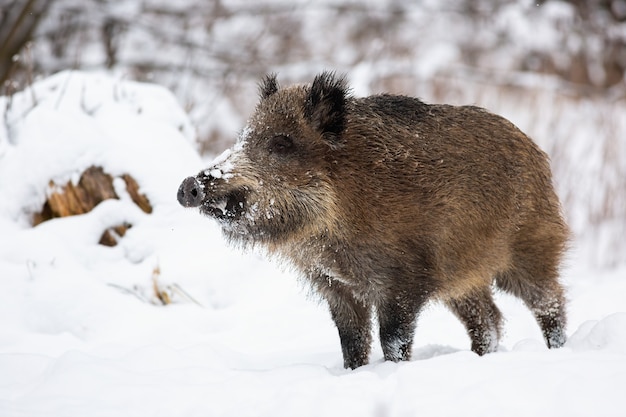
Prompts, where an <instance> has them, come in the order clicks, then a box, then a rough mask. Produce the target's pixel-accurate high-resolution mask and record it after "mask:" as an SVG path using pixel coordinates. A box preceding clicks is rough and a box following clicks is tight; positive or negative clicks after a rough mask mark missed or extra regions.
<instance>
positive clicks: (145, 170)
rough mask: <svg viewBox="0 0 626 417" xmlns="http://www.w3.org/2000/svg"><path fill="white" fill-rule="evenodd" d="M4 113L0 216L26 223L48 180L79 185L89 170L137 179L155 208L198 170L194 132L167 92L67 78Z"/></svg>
mask: <svg viewBox="0 0 626 417" xmlns="http://www.w3.org/2000/svg"><path fill="white" fill-rule="evenodd" d="M0 109H3V110H4V126H2V127H3V129H0V161H1V163H0V178H3V181H2V182H1V183H0V195H2V196H3V201H2V202H1V203H0V210H2V215H3V217H9V218H11V219H13V220H18V221H21V222H22V223H24V220H26V219H25V217H24V216H26V215H27V214H28V213H29V212H33V211H35V210H38V209H40V208H41V205H42V204H43V202H44V200H45V196H46V195H45V192H46V189H47V186H48V182H49V181H50V180H54V181H55V182H56V183H62V182H66V181H68V180H71V179H74V180H75V179H77V176H78V175H79V174H80V173H82V172H83V171H84V170H85V169H86V168H88V167H89V166H91V165H96V166H101V167H103V168H104V170H105V171H106V172H109V173H111V174H113V175H116V174H123V173H129V174H131V175H133V177H135V178H136V179H137V180H138V181H139V183H140V184H141V186H142V189H143V191H144V192H145V193H146V194H147V195H148V197H149V199H150V200H151V201H152V200H154V202H155V204H157V205H159V204H161V203H166V204H167V203H171V200H172V198H171V196H172V190H174V193H175V191H176V187H177V186H178V184H177V182H179V179H180V178H181V177H182V176H183V175H184V173H185V172H188V171H189V170H190V168H191V169H192V170H193V169H195V167H199V166H200V164H199V158H198V156H197V154H196V152H195V151H194V149H193V147H192V145H191V143H192V141H193V138H194V131H193V128H192V126H191V125H190V123H189V120H188V119H187V117H186V115H185V114H184V112H183V111H182V109H180V108H179V106H178V105H177V104H176V100H175V98H174V96H173V95H171V94H170V93H169V92H168V91H167V90H165V89H163V88H161V87H157V86H153V85H146V84H139V83H135V82H128V81H120V80H116V79H113V78H109V77H106V76H104V75H99V74H85V73H80V72H69V71H68V72H62V73H59V74H57V75H55V76H53V77H51V78H49V79H46V80H44V81H41V82H39V83H36V84H35V85H33V86H32V87H31V88H28V89H27V90H25V91H23V92H21V93H18V94H16V95H14V96H13V97H10V98H8V97H3V98H2V99H0ZM194 165H195V166H194Z"/></svg>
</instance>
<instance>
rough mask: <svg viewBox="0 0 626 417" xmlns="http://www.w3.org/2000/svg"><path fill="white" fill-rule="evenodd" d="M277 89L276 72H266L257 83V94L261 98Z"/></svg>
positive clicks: (266, 96)
mask: <svg viewBox="0 0 626 417" xmlns="http://www.w3.org/2000/svg"><path fill="white" fill-rule="evenodd" d="M277 91H278V81H276V74H274V73H272V74H267V75H266V76H265V77H263V79H262V80H261V82H260V83H259V95H260V96H261V99H266V98H268V97H269V96H271V95H272V94H274V93H275V92H277Z"/></svg>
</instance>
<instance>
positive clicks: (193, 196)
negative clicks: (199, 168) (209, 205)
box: [178, 177, 204, 207]
mask: <svg viewBox="0 0 626 417" xmlns="http://www.w3.org/2000/svg"><path fill="white" fill-rule="evenodd" d="M203 199H204V192H203V191H202V186H201V185H200V183H199V182H198V180H196V178H195V177H187V178H185V180H184V181H183V183H182V184H181V185H180V188H178V202H179V203H180V204H181V205H182V206H184V207H198V206H199V205H200V204H202V200H203Z"/></svg>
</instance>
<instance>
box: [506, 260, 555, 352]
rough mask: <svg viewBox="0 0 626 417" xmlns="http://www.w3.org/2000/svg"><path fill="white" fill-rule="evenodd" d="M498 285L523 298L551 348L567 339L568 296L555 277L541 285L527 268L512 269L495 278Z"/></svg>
mask: <svg viewBox="0 0 626 417" xmlns="http://www.w3.org/2000/svg"><path fill="white" fill-rule="evenodd" d="M496 285H497V286H498V287H499V288H501V289H502V290H504V291H507V292H509V293H511V294H513V295H515V296H517V297H519V298H521V299H522V300H523V301H524V303H525V304H526V306H527V307H528V308H529V309H530V311H531V312H532V313H533V316H535V319H536V320H537V323H538V324H539V327H540V328H541V331H542V333H543V338H544V340H545V342H546V345H547V346H548V347H549V348H558V347H561V346H563V344H564V343H565V340H566V335H565V324H566V314H565V297H564V295H563V287H561V285H560V284H559V283H558V282H557V280H556V277H554V278H553V279H551V280H547V281H545V282H543V283H541V285H539V283H538V282H537V281H535V280H533V279H528V277H527V275H526V273H525V271H514V272H511V271H509V272H507V273H505V274H500V275H498V276H497V277H496Z"/></svg>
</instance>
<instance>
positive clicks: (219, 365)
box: [0, 72, 626, 417]
mask: <svg viewBox="0 0 626 417" xmlns="http://www.w3.org/2000/svg"><path fill="white" fill-rule="evenodd" d="M0 110H3V116H4V117H3V118H2V121H0V280H1V281H0V282H1V285H2V287H1V289H2V290H1V291H0V317H1V319H0V320H1V323H2V326H1V329H2V331H1V332H0V416H2V417H14V416H15V417H17V416H20V417H22V416H66V417H71V416H77V417H78V416H80V417H84V416H93V417H97V416H342V417H347V416H414V415H415V416H417V415H420V416H457V415H463V416H465V417H470V416H482V417H485V416H494V417H496V416H497V417H501V416H552V417H557V416H567V417H572V416H591V415H593V416H604V417H610V416H626V399H625V397H624V388H626V303H625V300H626V269H624V267H622V268H621V269H620V268H614V269H611V270H597V269H592V268H590V267H588V266H586V265H585V264H584V263H583V262H582V261H577V259H583V258H584V257H582V256H579V255H580V253H577V252H576V250H575V249H574V250H573V252H572V253H571V255H570V257H569V261H568V266H567V268H566V269H565V271H564V272H563V280H564V283H565V284H566V286H567V288H568V296H569V300H570V303H569V313H570V315H569V317H570V321H569V327H568V335H569V341H568V342H567V344H566V345H565V347H564V348H561V349H558V350H548V349H547V348H546V347H545V345H544V343H543V340H542V339H541V334H540V332H539V329H538V327H537V325H536V324H535V322H534V321H533V319H532V317H531V315H530V313H529V312H528V311H527V310H526V309H525V308H524V307H523V306H522V305H521V303H520V302H519V301H518V300H516V299H514V298H512V297H510V296H507V295H503V294H497V303H498V305H499V306H500V308H501V310H502V312H503V314H504V315H505V317H506V320H507V321H506V325H505V327H506V333H505V336H504V338H503V340H502V342H501V345H500V348H499V350H498V351H497V352H496V353H493V354H489V355H486V356H484V357H478V356H477V355H475V354H474V353H472V352H471V351H470V350H469V345H470V343H469V339H468V337H467V336H466V335H465V333H464V330H463V328H462V326H461V325H460V323H459V322H458V321H457V320H456V319H455V318H454V317H453V316H452V314H451V313H449V312H448V311H447V310H445V309H444V308H443V307H441V306H440V305H437V304H433V305H431V306H429V307H428V309H427V310H426V311H425V312H424V313H423V314H422V315H421V317H420V318H419V320H418V327H417V332H416V339H415V345H414V350H413V359H412V360H411V361H409V362H404V363H390V362H384V361H383V360H382V352H381V349H380V347H379V346H378V342H375V343H376V344H375V346H374V348H373V351H372V354H371V363H370V365H367V366H364V367H361V368H359V369H357V370H354V371H350V370H345V369H343V367H342V363H343V361H342V357H341V348H340V345H339V338H338V336H337V332H336V330H335V328H334V325H333V323H332V321H331V319H330V315H329V313H328V312H327V311H326V308H325V306H324V305H323V304H320V303H318V302H317V301H316V300H315V299H314V297H310V296H308V292H307V290H306V289H305V288H303V286H302V285H301V284H299V282H298V279H297V277H296V276H295V275H294V274H293V273H292V272H290V271H284V270H281V269H280V268H279V267H278V265H276V264H275V263H273V262H272V261H271V260H266V259H264V258H262V257H261V256H259V255H257V254H254V253H243V254H242V253H241V252H239V251H237V250H235V249H231V248H229V247H228V246H227V245H226V243H225V241H224V240H223V238H222V236H221V233H220V231H219V229H218V227H217V225H216V224H215V222H213V221H211V220H209V219H206V218H203V217H202V216H200V215H199V214H198V213H197V211H196V210H185V209H183V208H182V207H180V206H179V205H178V203H177V201H176V191H177V188H178V185H179V183H180V182H181V181H182V180H183V179H184V178H185V177H186V176H189V175H194V174H196V173H197V172H199V170H201V169H203V168H206V167H207V165H206V163H203V161H202V160H201V158H200V157H199V156H198V154H197V152H196V150H195V148H194V145H193V136H194V134H193V128H192V127H191V125H190V123H189V121H188V120H187V118H186V116H185V114H184V112H183V111H182V110H181V109H180V108H179V106H178V105H177V104H176V102H175V100H174V99H173V97H172V95H171V94H169V93H168V92H167V91H166V90H164V89H162V88H160V87H156V86H153V85H144V84H138V83H133V82H128V81H123V80H119V79H114V78H110V77H108V76H105V75H103V74H89V73H78V72H63V73H59V74H57V75H55V76H53V77H51V78H49V79H46V80H43V81H41V82H39V83H37V84H36V85H34V86H33V87H32V88H29V89H27V90H26V91H24V92H22V93H19V94H16V95H15V96H13V97H12V98H6V97H4V98H0ZM90 165H98V166H102V167H103V168H104V169H105V171H107V172H109V173H111V174H112V175H121V174H123V173H130V174H131V175H133V176H134V177H135V178H136V179H137V181H138V183H139V184H140V186H141V191H142V192H144V193H145V194H146V195H147V196H148V198H149V199H150V201H151V203H152V204H153V206H154V211H153V213H152V214H145V213H143V212H142V211H141V210H139V209H138V208H137V207H136V206H135V205H134V204H133V203H132V201H131V200H130V198H129V197H128V196H124V195H123V193H121V194H122V196H121V198H120V200H107V201H105V202H103V203H101V204H100V205H98V206H97V207H96V208H95V209H94V210H93V211H92V212H90V213H88V214H85V215H79V216H73V217H67V218H60V219H53V220H50V221H48V222H44V223H42V224H41V225H39V226H36V227H34V228H33V227H31V226H30V216H31V215H32V213H33V212H35V211H37V210H39V209H40V208H41V205H42V204H43V201H44V200H45V196H46V193H47V192H48V183H49V181H50V179H54V180H55V182H56V183H57V184H63V183H64V182H66V181H68V180H73V181H77V179H78V177H79V176H80V173H81V172H82V170H84V169H85V168H86V167H88V166H90ZM122 188H123V187H122ZM121 221H128V222H130V223H132V224H133V227H132V228H131V229H130V230H129V231H128V232H127V234H126V236H125V237H123V238H122V239H121V240H120V242H119V244H118V245H117V246H116V247H113V248H109V247H104V246H101V245H98V243H97V242H98V239H99V236H100V234H101V233H102V231H103V230H105V229H106V228H107V227H110V226H112V225H115V224H119V223H120V222H121ZM155 268H158V271H159V273H158V274H156V276H157V280H158V284H159V286H160V287H161V288H162V289H163V290H165V291H169V292H170V295H171V297H172V301H173V303H172V304H169V305H167V306H163V305H159V304H158V302H157V299H156V296H155V294H154V291H153V276H154V275H155V272H154V270H155Z"/></svg>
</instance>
